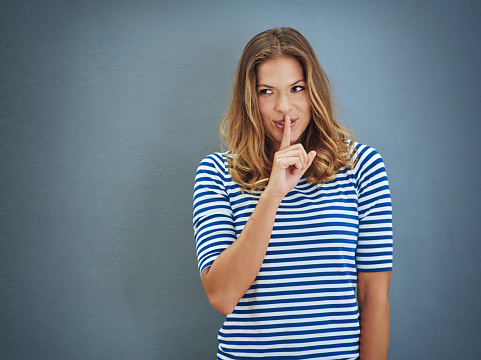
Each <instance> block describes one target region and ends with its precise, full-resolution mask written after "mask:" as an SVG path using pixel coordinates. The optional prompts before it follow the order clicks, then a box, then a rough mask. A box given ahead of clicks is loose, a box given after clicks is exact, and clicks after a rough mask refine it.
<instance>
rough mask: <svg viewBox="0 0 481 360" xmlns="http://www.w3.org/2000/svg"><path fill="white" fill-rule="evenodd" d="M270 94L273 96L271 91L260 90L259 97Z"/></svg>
mask: <svg viewBox="0 0 481 360" xmlns="http://www.w3.org/2000/svg"><path fill="white" fill-rule="evenodd" d="M268 94H272V90H271V89H260V90H259V95H268Z"/></svg>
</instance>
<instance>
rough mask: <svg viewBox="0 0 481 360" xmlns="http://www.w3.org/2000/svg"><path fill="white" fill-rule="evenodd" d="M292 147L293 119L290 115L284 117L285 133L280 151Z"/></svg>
mask: <svg viewBox="0 0 481 360" xmlns="http://www.w3.org/2000/svg"><path fill="white" fill-rule="evenodd" d="M290 145H291V118H290V117H289V115H286V116H284V132H283V133H282V141H281V145H280V146H279V150H282V149H285V148H286V147H288V146H290Z"/></svg>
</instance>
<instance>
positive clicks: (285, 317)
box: [194, 144, 392, 359]
mask: <svg viewBox="0 0 481 360" xmlns="http://www.w3.org/2000/svg"><path fill="white" fill-rule="evenodd" d="M356 148H357V150H358V152H357V156H358V157H359V159H358V161H357V163H356V166H355V167H354V169H352V170H350V169H342V170H341V171H339V173H338V174H337V175H336V178H335V179H334V180H333V181H330V182H327V183H325V184H323V185H322V186H321V187H319V186H316V185H315V184H309V183H307V182H306V180H305V179H304V178H301V180H300V181H299V183H298V184H297V185H296V187H295V188H294V189H292V190H291V191H290V192H289V193H288V194H287V195H286V197H285V198H284V199H283V201H282V203H281V205H280V206H279V208H278V211H277V214H276V219H275V223H274V228H273V230H272V235H271V239H270V242H269V247H268V249H267V253H266V256H265V258H264V262H263V264H262V267H261V269H260V271H259V274H258V275H257V278H256V279H255V281H254V283H253V284H252V286H251V287H250V289H249V290H248V291H247V292H246V293H245V295H244V297H243V298H242V299H241V300H240V301H239V303H238V304H237V306H236V308H235V309H234V311H233V313H232V314H230V315H228V316H227V318H226V321H225V323H224V325H223V326H222V328H221V329H220V331H219V336H218V340H219V349H218V358H219V359H252V358H259V357H262V358H264V359H356V358H357V357H358V356H359V333H360V330H359V312H358V306H357V301H356V294H355V289H356V283H357V272H358V271H390V270H391V269H392V208H391V197H390V192H389V184H388V180H387V176H386V171H385V168H384V163H383V161H382V158H381V156H380V155H379V153H378V152H377V151H376V150H374V149H373V148H371V147H369V146H366V145H360V144H356ZM226 156H228V154H227V153H214V154H212V155H209V156H207V157H206V158H205V159H204V160H202V162H201V163H200V165H199V167H198V170H197V174H196V178H195V189H194V232H195V239H196V249H197V258H198V263H199V270H200V272H201V273H202V271H204V270H205V269H206V268H207V267H209V266H210V265H212V263H213V262H214V261H215V259H216V258H217V256H218V255H219V254H220V253H221V252H222V251H223V250H225V249H226V248H227V247H228V246H229V245H230V244H232V242H233V241H235V239H236V238H237V237H238V236H239V235H240V233H241V231H242V229H243V228H244V225H245V224H246V222H247V219H248V218H249V216H250V215H251V213H252V211H253V210H254V208H255V207H256V204H257V201H258V195H257V196H256V195H252V194H249V193H246V194H242V193H241V191H240V187H239V185H238V184H236V183H235V182H233V181H232V179H231V177H230V174H229V172H228V170H227V164H226Z"/></svg>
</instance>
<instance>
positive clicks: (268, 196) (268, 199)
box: [259, 186, 284, 208]
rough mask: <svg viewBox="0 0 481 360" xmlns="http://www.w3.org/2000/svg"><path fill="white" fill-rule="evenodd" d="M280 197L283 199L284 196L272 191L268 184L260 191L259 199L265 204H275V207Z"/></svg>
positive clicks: (279, 202)
mask: <svg viewBox="0 0 481 360" xmlns="http://www.w3.org/2000/svg"><path fill="white" fill-rule="evenodd" d="M282 199H284V196H280V195H278V194H276V193H275V192H274V191H272V190H271V189H270V188H269V186H267V187H266V188H265V190H264V191H263V192H262V194H261V196H260V198H259V201H262V202H264V203H266V204H270V205H272V206H275V207H276V208H278V207H279V205H280V204H281V202H282Z"/></svg>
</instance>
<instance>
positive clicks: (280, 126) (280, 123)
mask: <svg viewBox="0 0 481 360" xmlns="http://www.w3.org/2000/svg"><path fill="white" fill-rule="evenodd" d="M296 121H297V119H294V120H292V119H291V127H293V126H294V124H295V123H296ZM274 123H275V124H276V126H277V127H278V128H279V129H284V119H282V120H278V121H274Z"/></svg>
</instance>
